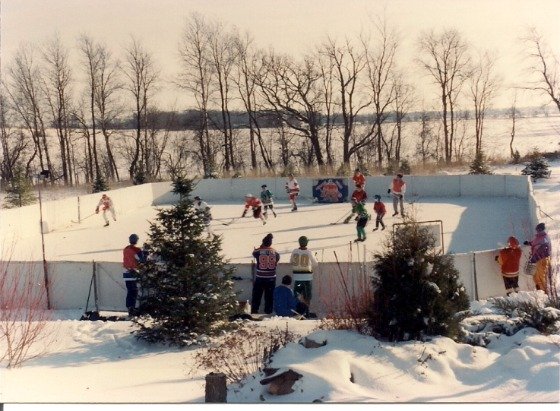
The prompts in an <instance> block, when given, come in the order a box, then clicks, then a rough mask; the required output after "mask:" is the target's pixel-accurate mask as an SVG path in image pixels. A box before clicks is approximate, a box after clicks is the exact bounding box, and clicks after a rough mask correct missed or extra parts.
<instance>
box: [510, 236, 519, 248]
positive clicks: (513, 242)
mask: <svg viewBox="0 0 560 411" xmlns="http://www.w3.org/2000/svg"><path fill="white" fill-rule="evenodd" d="M508 245H509V246H510V248H517V247H519V241H517V238H515V237H514V236H511V237H510V238H508Z"/></svg>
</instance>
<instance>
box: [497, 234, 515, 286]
mask: <svg viewBox="0 0 560 411" xmlns="http://www.w3.org/2000/svg"><path fill="white" fill-rule="evenodd" d="M520 260H521V249H520V248H519V241H517V238H515V237H513V236H512V237H509V238H508V245H507V247H506V248H503V249H501V250H500V254H499V255H498V256H496V261H497V262H498V264H500V269H501V271H502V278H503V280H504V286H505V287H506V294H507V295H510V294H511V293H513V292H518V291H519V261H520Z"/></svg>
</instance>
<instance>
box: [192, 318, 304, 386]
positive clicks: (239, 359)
mask: <svg viewBox="0 0 560 411" xmlns="http://www.w3.org/2000/svg"><path fill="white" fill-rule="evenodd" d="M299 338H300V336H298V335H296V334H294V333H292V332H291V331H290V330H289V329H288V326H287V325H286V328H285V329H284V330H281V329H279V328H275V329H271V330H267V329H263V328H261V327H255V326H252V327H243V328H239V329H238V330H236V331H234V332H232V333H229V334H227V335H226V336H224V337H223V338H220V339H219V340H217V341H216V342H215V343H214V344H213V346H212V347H210V348H206V349H204V350H200V351H198V352H197V353H196V354H195V364H194V370H196V369H198V368H200V367H203V368H205V369H207V370H209V371H213V372H216V373H223V374H225V376H226V378H227V379H228V380H229V381H230V382H235V383H241V382H242V381H243V379H245V378H246V377H247V376H249V375H251V374H254V373H257V372H259V371H262V370H263V369H264V368H266V367H267V366H268V365H270V363H271V362H272V357H273V355H274V353H276V352H277V351H278V350H279V349H281V348H283V347H285V346H286V345H287V344H288V343H291V342H294V341H296V340H297V339H299Z"/></svg>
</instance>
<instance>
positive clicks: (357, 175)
mask: <svg viewBox="0 0 560 411" xmlns="http://www.w3.org/2000/svg"><path fill="white" fill-rule="evenodd" d="M352 180H354V185H355V186H356V187H358V186H361V187H365V186H366V177H365V176H364V175H363V174H362V172H361V171H360V169H359V168H357V169H356V170H354V175H353V176H352Z"/></svg>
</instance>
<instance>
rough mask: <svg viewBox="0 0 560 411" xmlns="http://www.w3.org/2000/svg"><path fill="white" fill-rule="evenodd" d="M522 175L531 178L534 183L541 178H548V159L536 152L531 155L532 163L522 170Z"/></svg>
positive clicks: (526, 164)
mask: <svg viewBox="0 0 560 411" xmlns="http://www.w3.org/2000/svg"><path fill="white" fill-rule="evenodd" d="M521 174H522V175H524V176H531V178H532V179H533V181H536V180H538V179H539V178H547V177H549V176H550V169H549V166H548V161H546V158H544V156H542V155H541V154H539V152H537V151H534V152H533V153H532V154H531V155H530V161H529V162H528V163H525V168H524V169H523V170H521Z"/></svg>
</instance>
